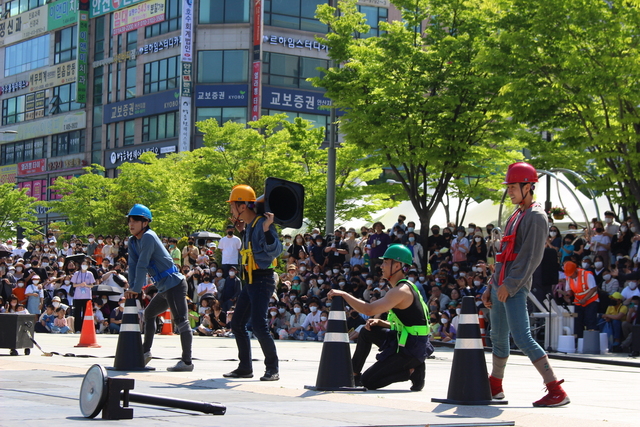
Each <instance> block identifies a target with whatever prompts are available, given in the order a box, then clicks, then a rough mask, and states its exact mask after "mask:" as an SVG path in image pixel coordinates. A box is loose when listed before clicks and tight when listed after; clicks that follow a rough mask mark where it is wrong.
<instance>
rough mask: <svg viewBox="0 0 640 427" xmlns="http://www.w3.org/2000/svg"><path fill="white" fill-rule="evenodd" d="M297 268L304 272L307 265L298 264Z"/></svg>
mask: <svg viewBox="0 0 640 427" xmlns="http://www.w3.org/2000/svg"><path fill="white" fill-rule="evenodd" d="M299 270H300V271H301V272H305V271H307V267H305V266H304V265H301V266H300V268H299Z"/></svg>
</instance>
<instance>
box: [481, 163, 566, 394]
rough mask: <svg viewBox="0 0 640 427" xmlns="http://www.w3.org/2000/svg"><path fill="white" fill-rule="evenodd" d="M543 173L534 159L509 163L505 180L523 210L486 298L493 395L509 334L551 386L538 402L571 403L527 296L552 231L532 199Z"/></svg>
mask: <svg viewBox="0 0 640 427" xmlns="http://www.w3.org/2000/svg"><path fill="white" fill-rule="evenodd" d="M536 182H538V173H537V172H536V169H535V168H534V167H533V166H531V165H530V164H529V163H525V162H519V163H514V164H512V165H510V166H509V170H508V171H507V176H506V177H505V181H504V183H503V184H506V186H507V195H508V196H509V198H510V199H511V203H513V204H514V205H517V206H518V209H516V211H515V212H514V213H513V214H512V215H511V217H509V220H508V221H507V225H506V227H505V236H504V237H503V239H502V242H501V248H500V253H499V254H497V256H496V269H495V273H494V274H493V277H492V278H491V281H490V284H489V286H488V287H487V290H486V291H485V292H484V294H483V295H482V301H483V302H484V305H485V306H486V307H487V308H490V309H491V313H490V315H491V341H492V342H493V370H492V372H491V376H490V377H489V383H490V385H491V395H492V396H493V398H494V399H503V398H504V393H503V390H502V378H503V376H504V370H505V367H506V364H507V358H508V357H509V350H510V348H509V334H511V335H512V336H513V340H514V341H515V343H516V345H517V346H518V348H520V350H522V352H523V353H524V354H525V355H526V356H528V357H529V359H530V360H531V362H532V363H533V365H534V366H535V367H536V369H537V370H538V372H539V373H540V375H542V379H543V380H544V383H545V384H546V386H547V390H548V393H547V395H546V396H544V397H543V398H542V399H540V400H538V401H537V402H534V403H533V406H562V405H566V404H568V403H569V402H570V400H569V397H568V396H567V393H565V391H564V390H563V389H562V386H561V384H562V383H563V382H564V380H560V381H558V379H557V378H556V376H555V374H554V372H553V369H552V368H551V365H550V364H549V358H548V357H547V353H546V352H545V351H544V350H543V349H542V347H540V345H539V344H538V343H537V342H536V341H535V340H534V339H533V337H532V336H531V329H530V327H529V314H528V312H527V296H528V294H529V291H530V290H531V278H532V276H533V272H534V271H535V270H536V268H538V265H540V261H542V255H543V253H544V245H545V241H546V239H547V236H548V234H549V222H548V220H547V214H546V213H545V211H544V209H543V208H542V206H540V204H539V203H537V202H534V201H533V190H534V186H535V183H536Z"/></svg>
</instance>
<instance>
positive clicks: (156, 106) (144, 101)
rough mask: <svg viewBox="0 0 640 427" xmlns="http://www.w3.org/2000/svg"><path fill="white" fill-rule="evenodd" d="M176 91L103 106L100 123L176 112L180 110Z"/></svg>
mask: <svg viewBox="0 0 640 427" xmlns="http://www.w3.org/2000/svg"><path fill="white" fill-rule="evenodd" d="M178 97H179V93H178V91H177V90H172V91H167V92H160V93H154V94H152V95H147V96H141V97H138V98H134V99H128V100H126V101H120V102H115V103H113V104H107V105H105V106H104V114H103V119H102V123H103V124H105V125H106V124H109V123H115V122H119V121H124V120H131V119H135V118H137V117H146V116H153V115H155V114H162V113H167V112H169V111H176V110H178V109H179V108H180V104H179V101H178Z"/></svg>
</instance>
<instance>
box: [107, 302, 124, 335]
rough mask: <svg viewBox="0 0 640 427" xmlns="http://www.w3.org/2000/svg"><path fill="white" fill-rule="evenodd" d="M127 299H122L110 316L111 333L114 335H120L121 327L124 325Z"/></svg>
mask: <svg viewBox="0 0 640 427" xmlns="http://www.w3.org/2000/svg"><path fill="white" fill-rule="evenodd" d="M125 301H126V300H125V298H124V297H123V298H120V301H118V306H117V307H116V308H115V309H114V310H113V311H112V312H111V314H110V315H109V332H110V333H112V334H118V333H120V325H121V324H122V316H123V314H124V303H125Z"/></svg>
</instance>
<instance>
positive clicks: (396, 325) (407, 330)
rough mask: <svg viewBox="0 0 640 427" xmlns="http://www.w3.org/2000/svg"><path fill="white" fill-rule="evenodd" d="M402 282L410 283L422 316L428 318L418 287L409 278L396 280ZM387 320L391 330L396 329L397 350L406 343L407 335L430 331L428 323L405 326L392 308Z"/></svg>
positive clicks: (427, 309) (422, 333) (418, 334)
mask: <svg viewBox="0 0 640 427" xmlns="http://www.w3.org/2000/svg"><path fill="white" fill-rule="evenodd" d="M402 282H406V283H407V284H409V285H411V287H413V290H414V291H415V293H416V295H417V297H418V298H419V301H420V304H421V305H422V310H423V312H424V316H425V321H426V320H427V319H429V307H428V306H427V304H426V303H425V302H424V300H423V299H422V296H421V295H420V292H419V291H418V287H417V286H416V285H415V284H414V283H412V282H411V281H409V280H406V279H402V280H399V281H398V284H400V283H402ZM387 321H388V322H389V324H390V325H391V330H393V331H397V332H398V334H399V336H398V351H400V347H401V346H402V347H404V346H405V345H406V343H407V338H409V335H414V336H428V335H429V332H430V331H431V330H430V328H429V324H428V323H427V324H425V325H412V326H407V325H405V324H403V323H402V321H401V320H400V318H399V317H398V315H397V314H396V313H395V312H394V311H393V310H389V314H388V316H387Z"/></svg>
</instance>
